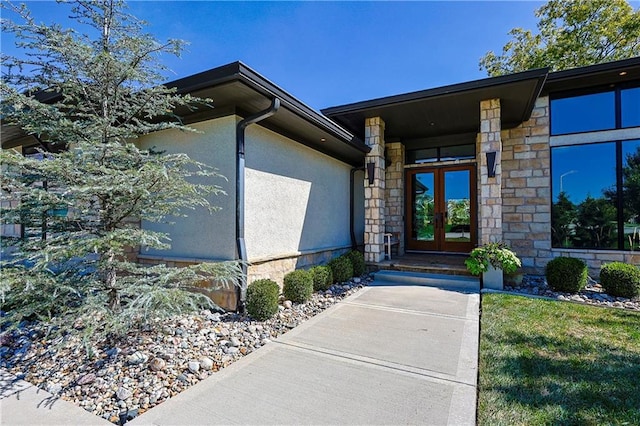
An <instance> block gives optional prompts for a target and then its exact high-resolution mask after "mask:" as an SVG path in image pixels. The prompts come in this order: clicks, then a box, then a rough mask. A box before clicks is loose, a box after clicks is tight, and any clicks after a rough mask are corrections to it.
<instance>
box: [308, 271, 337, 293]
mask: <svg viewBox="0 0 640 426" xmlns="http://www.w3.org/2000/svg"><path fill="white" fill-rule="evenodd" d="M309 272H311V275H312V276H313V289H314V290H315V291H325V290H328V289H329V287H331V284H333V272H331V268H329V267H328V266H315V267H313V268H311V269H310V270H309Z"/></svg>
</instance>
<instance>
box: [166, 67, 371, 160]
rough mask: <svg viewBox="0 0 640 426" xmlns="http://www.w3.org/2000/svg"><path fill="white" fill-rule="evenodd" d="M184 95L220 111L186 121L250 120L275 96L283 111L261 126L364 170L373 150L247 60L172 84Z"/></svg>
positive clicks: (186, 116)
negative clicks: (205, 101)
mask: <svg viewBox="0 0 640 426" xmlns="http://www.w3.org/2000/svg"><path fill="white" fill-rule="evenodd" d="M167 85H168V86H170V87H176V88H177V90H178V92H180V93H189V94H191V95H193V96H198V97H202V98H210V99H212V100H213V105H214V108H204V109H200V110H197V111H192V112H184V111H183V113H181V114H180V115H181V116H182V117H183V119H184V121H185V122H186V123H193V122H196V121H202V120H206V119H208V118H213V117H217V116H221V115H229V114H231V113H233V114H237V115H239V116H242V117H246V116H249V115H252V114H255V113H257V112H259V111H263V110H265V109H267V108H268V107H269V106H270V105H271V101H272V100H273V99H274V98H276V97H277V98H279V99H280V103H281V106H280V109H279V110H278V112H277V113H276V114H274V115H272V116H271V117H269V118H267V119H265V120H262V121H260V125H261V126H264V127H266V128H268V129H271V130H273V131H275V132H278V133H280V134H282V135H284V136H286V137H289V138H291V139H293V140H295V141H296V142H299V143H302V144H304V145H306V146H309V147H310V148H313V149H315V150H317V151H320V152H322V153H325V154H327V155H329V156H332V157H334V158H337V159H339V160H341V161H344V162H346V163H348V164H352V165H355V166H361V165H362V162H363V159H364V156H365V154H366V153H367V152H369V150H370V148H369V147H367V146H366V145H365V144H364V143H363V142H362V141H361V140H360V139H358V138H357V137H355V136H354V135H353V134H352V133H350V132H349V131H347V130H346V129H344V128H343V127H341V126H340V125H338V124H337V123H335V122H334V121H332V120H330V119H328V118H327V117H325V116H323V115H322V114H320V113H319V112H317V111H315V110H313V109H312V108H310V107H309V106H307V105H305V104H304V103H302V102H301V101H299V100H298V99H296V98H294V97H293V96H291V95H290V94H289V93H287V92H285V91H284V90H282V89H281V88H280V87H278V86H276V85H275V84H273V83H272V82H270V81H269V80H267V79H266V78H264V77H262V76H261V75H260V74H258V73H257V72H255V71H254V70H252V69H251V68H249V67H247V66H246V65H244V64H243V63H241V62H234V63H231V64H228V65H224V66H221V67H218V68H214V69H211V70H209V71H205V72H202V73H199V74H195V75H192V76H189V77H186V78H183V79H180V80H176V81H173V82H170V83H168V84H167Z"/></svg>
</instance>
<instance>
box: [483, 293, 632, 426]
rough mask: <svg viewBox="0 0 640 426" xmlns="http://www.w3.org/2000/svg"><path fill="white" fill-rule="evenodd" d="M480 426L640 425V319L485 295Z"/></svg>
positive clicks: (624, 313)
mask: <svg viewBox="0 0 640 426" xmlns="http://www.w3.org/2000/svg"><path fill="white" fill-rule="evenodd" d="M481 327H482V329H481V335H480V367H479V371H480V377H479V383H478V388H479V397H478V424H479V425H492V426H493V425H606V424H612V425H638V424H640V313H638V312H631V311H624V310H620V309H610V308H599V307H594V306H586V305H578V304H572V303H566V302H556V301H548V300H540V299H532V298H525V297H519V296H510V295H503V294H485V295H483V296H482V319H481Z"/></svg>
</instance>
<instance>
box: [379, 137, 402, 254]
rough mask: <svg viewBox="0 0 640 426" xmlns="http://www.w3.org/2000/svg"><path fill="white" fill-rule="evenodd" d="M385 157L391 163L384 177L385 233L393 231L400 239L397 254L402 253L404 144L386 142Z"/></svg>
mask: <svg viewBox="0 0 640 426" xmlns="http://www.w3.org/2000/svg"><path fill="white" fill-rule="evenodd" d="M386 151H387V155H386V156H387V159H389V160H390V161H391V164H390V165H389V167H387V169H386V173H385V175H386V177H385V206H384V218H385V233H389V232H390V233H393V234H395V236H396V237H398V239H399V240H400V245H399V246H398V255H402V254H404V153H405V149H404V145H403V144H402V143H400V142H393V143H387V149H386Z"/></svg>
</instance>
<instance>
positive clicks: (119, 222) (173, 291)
mask: <svg viewBox="0 0 640 426" xmlns="http://www.w3.org/2000/svg"><path fill="white" fill-rule="evenodd" d="M3 7H4V8H5V12H8V13H4V15H5V16H6V15H7V14H10V15H12V16H14V17H15V19H12V20H8V19H4V17H3V20H2V31H3V33H13V34H14V35H15V37H16V40H17V42H16V44H17V45H18V47H20V48H21V51H22V52H23V54H22V56H20V57H7V56H6V55H3V56H2V63H3V68H2V82H1V83H0V84H1V85H0V95H1V96H2V111H1V112H2V119H3V125H12V126H16V127H18V128H21V129H22V130H23V131H24V133H26V134H27V135H31V136H32V137H33V138H35V139H36V140H38V141H40V149H39V154H37V155H35V156H24V155H22V153H20V152H17V151H15V150H2V153H1V154H0V155H1V156H2V157H1V161H2V167H3V174H2V181H1V183H2V200H3V206H5V208H3V209H2V223H3V224H12V223H14V224H15V223H23V224H24V227H23V229H24V234H25V235H24V238H19V239H13V240H11V239H7V238H4V239H3V245H4V246H5V247H4V254H5V255H4V256H3V261H2V265H1V266H2V283H1V284H0V286H1V287H0V295H1V296H2V299H1V302H2V309H3V310H4V311H5V312H6V315H5V316H4V317H3V318H2V319H1V320H2V321H3V322H5V323H7V322H9V323H11V324H17V323H18V322H19V321H20V320H21V319H23V318H37V319H39V320H41V321H48V322H50V323H51V325H52V326H53V327H52V328H54V329H57V330H59V331H69V330H76V329H81V330H82V331H83V332H84V334H85V336H90V335H93V334H95V333H99V334H100V335H101V336H108V335H114V334H118V333H120V332H124V331H127V330H128V329H130V328H131V327H134V326H139V325H141V324H148V323H149V321H150V319H153V318H162V317H166V316H168V315H172V314H175V313H178V312H183V311H185V310H193V309H198V308H202V307H210V308H213V307H215V305H213V303H212V302H211V301H210V300H209V299H208V298H206V297H205V296H203V295H201V294H198V293H193V292H189V291H187V290H189V289H190V288H191V287H194V286H196V285H203V283H207V282H209V283H212V284H210V285H211V286H213V285H237V284H239V279H240V277H241V269H240V268H239V266H238V264H237V263H235V262H228V263H205V264H202V265H196V266H193V267H188V268H168V267H165V266H164V265H160V266H153V267H150V266H143V265H139V264H137V263H135V262H133V261H132V260H133V259H129V258H127V248H131V247H134V248H137V247H141V248H142V249H144V248H147V247H148V248H155V249H166V248H168V247H169V239H168V237H167V235H164V234H162V233H158V232H152V231H150V230H148V229H144V228H142V227H141V226H140V223H141V221H148V222H166V221H167V220H168V218H169V217H171V216H184V215H185V214H186V212H187V211H188V210H189V209H196V208H198V209H208V210H209V211H211V212H213V211H214V210H216V208H215V207H213V206H212V205H211V202H212V201H213V196H215V195H218V194H223V191H222V189H221V188H220V187H219V186H216V185H213V184H212V183H214V182H216V181H220V179H223V177H222V176H221V175H219V174H218V173H217V171H216V170H215V169H214V168H212V167H210V166H207V165H205V164H202V163H200V162H198V161H196V160H194V159H191V158H189V157H188V156H187V155H184V154H165V153H159V152H153V151H150V150H142V149H140V148H138V147H137V146H136V139H137V138H138V137H140V136H143V135H147V134H149V133H152V132H158V131H163V130H169V129H179V130H182V131H193V130H192V129H190V128H188V127H186V126H184V125H183V124H182V123H181V121H180V119H179V117H178V116H177V115H176V113H175V112H176V111H189V110H192V109H194V108H209V106H208V105H209V101H208V100H203V99H196V98H192V97H190V96H188V95H181V94H178V93H176V91H175V89H170V88H167V87H165V86H163V85H161V84H159V83H160V82H161V81H162V79H163V75H162V73H163V72H164V71H165V67H164V66H163V65H162V64H161V63H160V56H161V55H162V54H175V55H178V54H179V53H180V51H181V48H182V46H183V43H182V42H181V41H178V40H169V41H167V42H166V43H159V42H157V41H156V40H155V39H154V37H153V36H151V35H149V34H147V33H145V32H144V23H143V22H141V21H139V20H137V19H136V18H135V17H133V16H131V15H129V14H128V13H127V12H126V5H125V4H124V3H123V1H120V0H96V1H83V0H78V1H75V2H73V3H72V9H71V14H72V15H71V17H72V18H73V19H74V20H75V21H76V22H77V27H78V28H84V29H86V31H85V32H84V33H81V32H78V31H77V30H75V29H64V28H62V27H61V26H59V25H46V24H41V23H38V22H36V21H35V20H34V19H33V18H32V17H31V15H30V14H29V12H28V10H27V9H26V8H25V7H24V6H21V7H17V6H14V5H11V4H8V3H4V4H3ZM9 203H12V204H11V205H12V206H13V208H6V206H8V205H9ZM34 230H35V231H37V232H33V231H34ZM7 253H10V255H7Z"/></svg>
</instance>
